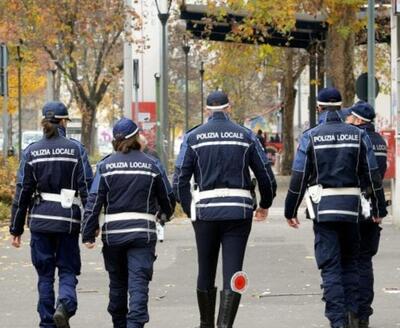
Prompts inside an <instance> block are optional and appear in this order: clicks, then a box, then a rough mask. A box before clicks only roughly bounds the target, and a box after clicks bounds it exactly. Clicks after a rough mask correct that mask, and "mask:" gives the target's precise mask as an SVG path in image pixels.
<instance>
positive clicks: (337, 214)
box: [285, 111, 387, 222]
mask: <svg viewBox="0 0 400 328" xmlns="http://www.w3.org/2000/svg"><path fill="white" fill-rule="evenodd" d="M363 181H365V183H366V184H367V185H368V186H369V187H370V188H371V192H372V194H373V196H374V202H373V204H372V205H373V215H374V216H377V217H385V216H386V214H387V212H386V202H385V196H384V193H383V188H382V179H381V174H380V172H379V167H378V165H377V162H376V158H375V155H374V151H373V148H372V144H371V140H370V138H369V137H368V135H367V133H366V132H365V131H364V130H362V129H359V128H357V127H355V126H353V125H349V124H346V123H344V122H343V121H342V119H341V115H340V113H339V112H338V111H333V112H324V113H322V114H321V117H320V124H319V125H318V126H316V127H314V128H312V129H310V130H307V131H306V132H304V133H303V135H302V136H301V139H300V143H299V146H298V149H297V153H296V156H295V159H294V162H293V168H292V177H291V181H290V186H289V191H288V194H287V197H286V202H285V217H286V218H287V219H291V218H294V217H297V210H298V207H299V205H300V203H301V200H302V199H303V196H304V193H305V190H306V188H307V186H312V185H316V184H320V185H322V186H323V187H324V188H360V187H362V182H363ZM359 211H360V197H359V196H356V195H337V196H326V197H322V199H321V201H320V202H319V204H318V205H316V204H315V205H314V212H315V214H316V220H317V221H318V222H323V221H346V222H357V221H358V217H359Z"/></svg>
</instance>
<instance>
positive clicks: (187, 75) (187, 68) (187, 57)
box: [182, 45, 190, 131]
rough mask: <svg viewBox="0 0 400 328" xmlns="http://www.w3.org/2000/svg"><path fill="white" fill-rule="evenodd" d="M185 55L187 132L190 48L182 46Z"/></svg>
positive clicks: (186, 125) (186, 122) (186, 128)
mask: <svg viewBox="0 0 400 328" xmlns="http://www.w3.org/2000/svg"><path fill="white" fill-rule="evenodd" d="M182 49H183V52H184V53H185V71H186V73H185V131H187V130H189V51H190V46H188V45H184V46H182Z"/></svg>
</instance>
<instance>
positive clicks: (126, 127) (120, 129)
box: [113, 117, 139, 140]
mask: <svg viewBox="0 0 400 328" xmlns="http://www.w3.org/2000/svg"><path fill="white" fill-rule="evenodd" d="M138 131H139V127H138V126H137V125H136V123H135V122H133V121H132V120H130V119H129V118H126V117H123V118H121V119H120V120H119V121H118V122H117V123H115V125H114V128H113V137H114V140H124V139H128V138H130V137H133V136H134V135H135V134H136V133H138Z"/></svg>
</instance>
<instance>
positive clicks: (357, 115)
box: [350, 111, 371, 122]
mask: <svg viewBox="0 0 400 328" xmlns="http://www.w3.org/2000/svg"><path fill="white" fill-rule="evenodd" d="M350 114H351V115H353V116H355V117H358V118H360V119H362V120H363V121H365V122H371V120H369V119H368V118H365V117H362V116H361V115H359V114H357V113H354V112H353V111H350Z"/></svg>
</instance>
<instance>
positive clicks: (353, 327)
mask: <svg viewBox="0 0 400 328" xmlns="http://www.w3.org/2000/svg"><path fill="white" fill-rule="evenodd" d="M349 328H359V325H358V318H357V316H356V315H355V314H354V312H351V311H350V312H349Z"/></svg>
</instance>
